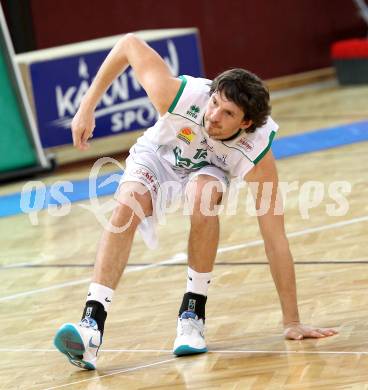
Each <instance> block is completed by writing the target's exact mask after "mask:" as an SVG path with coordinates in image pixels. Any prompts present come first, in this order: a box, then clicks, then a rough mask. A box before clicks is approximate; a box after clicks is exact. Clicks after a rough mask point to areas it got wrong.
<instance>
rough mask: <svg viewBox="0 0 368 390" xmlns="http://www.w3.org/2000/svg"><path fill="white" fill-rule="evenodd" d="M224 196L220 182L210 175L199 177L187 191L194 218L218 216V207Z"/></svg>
mask: <svg viewBox="0 0 368 390" xmlns="http://www.w3.org/2000/svg"><path fill="white" fill-rule="evenodd" d="M222 194H223V188H222V184H221V183H220V181H219V180H217V179H216V178H214V177H212V176H209V175H199V176H198V179H197V180H195V181H194V182H192V183H190V186H188V189H187V196H188V199H189V200H190V201H191V202H192V205H191V206H192V210H193V216H194V217H197V218H198V217H211V216H214V215H217V210H218V207H217V205H219V204H220V203H221V200H222Z"/></svg>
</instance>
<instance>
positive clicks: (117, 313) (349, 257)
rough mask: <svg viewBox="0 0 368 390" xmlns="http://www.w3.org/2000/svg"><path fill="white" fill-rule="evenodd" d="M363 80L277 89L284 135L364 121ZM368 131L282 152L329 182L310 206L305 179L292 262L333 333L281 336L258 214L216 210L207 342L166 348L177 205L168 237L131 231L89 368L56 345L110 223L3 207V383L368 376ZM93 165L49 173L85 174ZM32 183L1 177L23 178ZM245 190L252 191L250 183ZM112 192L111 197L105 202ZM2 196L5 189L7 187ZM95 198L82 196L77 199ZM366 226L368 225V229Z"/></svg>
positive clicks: (251, 381)
mask: <svg viewBox="0 0 368 390" xmlns="http://www.w3.org/2000/svg"><path fill="white" fill-rule="evenodd" d="M367 116H368V87H355V88H339V87H337V86H330V87H328V88H324V89H321V90H317V89H311V90H306V91H304V92H300V93H298V94H292V95H286V96H285V97H278V98H277V99H275V100H274V104H273V117H274V119H275V120H276V121H277V122H279V124H280V133H279V135H278V137H283V136H285V135H290V134H296V133H299V132H307V131H311V130H315V129H319V128H324V127H331V126H336V125H340V124H346V123H351V122H355V121H359V120H364V119H366V118H367ZM367 146H368V145H367V143H364V142H362V143H357V144H352V145H346V146H342V147H338V148H335V149H329V150H324V151H320V152H314V153H309V154H302V155H299V156H295V157H292V158H286V159H282V160H279V161H278V167H279V171H280V180H282V181H289V182H292V181H298V182H299V183H300V185H301V184H303V183H304V182H306V181H308V180H314V181H320V182H321V183H323V185H324V186H325V188H326V194H325V197H324V199H323V201H322V203H321V204H320V205H319V206H318V207H315V208H313V209H311V210H310V211H309V218H307V219H304V218H302V215H301V213H300V210H299V205H298V198H297V194H298V192H297V191H294V192H291V193H290V194H289V196H288V199H287V211H286V213H287V216H286V228H287V232H288V235H289V238H290V244H291V248H292V252H293V254H294V259H295V262H296V272H297V281H298V296H299V306H300V312H301V317H302V321H303V322H305V323H307V324H315V325H318V326H326V327H336V328H337V329H338V330H339V334H338V335H337V336H334V337H331V338H327V339H322V340H311V339H309V340H303V341H286V340H284V339H283V337H282V327H281V314H280V308H279V302H278V298H277V294H276V290H275V288H274V285H273V282H272V280H271V276H270V273H269V269H268V265H267V261H266V258H265V254H264V250H263V246H262V242H260V235H259V231H258V227H257V222H256V220H255V218H254V217H251V216H249V215H247V213H246V212H245V211H244V210H238V213H237V215H236V216H225V215H224V216H222V217H221V229H222V232H221V241H220V247H219V252H218V256H217V265H216V267H215V271H214V278H213V282H212V283H211V288H210V292H209V299H208V305H207V333H206V339H207V342H208V346H209V353H207V354H205V355H201V356H193V357H184V358H175V357H174V356H173V355H172V354H171V348H172V343H173V340H174V337H175V329H176V316H177V311H178V306H179V303H180V301H181V297H182V294H183V291H184V288H185V283H186V282H185V275H186V265H185V261H186V258H185V252H186V242H187V236H188V228H189V224H188V221H187V220H185V222H184V219H183V217H182V216H181V214H180V212H177V213H175V214H173V215H170V216H169V217H168V221H167V225H165V226H160V229H159V235H160V242H161V245H160V248H159V249H158V250H155V251H151V250H147V249H146V247H145V246H144V244H143V242H142V240H141V239H140V237H139V236H137V237H136V239H135V244H134V247H133V250H132V254H131V258H130V262H129V266H128V267H127V270H126V273H125V275H124V277H123V279H122V281H121V283H120V285H119V287H118V289H117V291H116V294H115V296H114V302H113V305H112V308H111V311H110V313H109V316H108V320H107V325H106V331H105V337H104V343H103V346H102V348H103V349H102V350H101V352H100V355H99V362H98V370H97V371H95V372H85V371H80V370H78V369H77V368H76V367H74V366H71V365H69V364H68V363H67V360H66V359H65V358H64V357H63V356H62V355H61V354H59V353H58V352H56V351H55V349H54V347H53V345H52V339H53V336H54V334H55V332H56V330H57V328H58V327H59V326H60V325H61V324H62V323H63V322H70V321H72V322H73V321H74V322H75V321H78V320H79V318H80V315H81V310H82V308H83V304H84V300H85V294H86V289H87V286H88V281H89V278H90V275H91V271H92V264H93V261H94V255H95V251H96V245H97V242H98V239H99V236H100V234H101V227H100V225H99V223H98V222H97V221H96V218H95V217H94V216H93V214H92V213H90V212H89V211H87V210H86V209H84V208H81V207H80V206H79V204H77V203H74V204H73V205H72V209H71V213H69V214H68V215H67V216H64V217H59V218H56V217H52V216H50V215H49V214H48V212H47V210H45V211H42V212H40V213H39V215H38V218H39V224H38V226H32V225H31V223H30V221H29V218H28V216H26V215H16V216H12V217H7V218H1V219H0V231H1V235H0V247H1V259H0V260H1V264H2V265H1V268H0V286H1V287H0V303H1V306H0V307H1V310H0V357H1V358H0V361H1V365H0V388H3V389H59V388H71V389H270V390H275V389H288V390H291V389H293V390H294V389H295V390H296V389H298V390H301V389H324V390H330V389H354V390H355V389H356V390H358V389H359V390H361V389H368V370H367V367H368V326H367V325H368V313H367V307H368V293H367V292H368V291H367V290H368V270H367V268H368V248H367V246H366V245H367V244H366V237H367V230H368V229H367V223H368V203H367V199H368V185H367V174H366V167H367V166H368V154H367V152H366V150H367ZM88 170H89V169H88V167H85V166H84V167H81V168H74V169H73V171H65V170H63V171H61V172H60V173H59V172H56V173H54V174H53V175H52V176H50V177H48V178H44V179H42V180H44V181H45V182H47V183H48V184H51V183H53V182H55V181H56V180H58V179H63V180H65V179H72V178H80V177H88ZM333 181H347V182H349V183H351V185H352V191H351V192H350V194H348V195H347V199H348V202H349V210H348V212H347V213H346V214H345V215H343V216H339V217H333V216H329V215H328V214H327V213H326V206H327V205H328V204H331V203H334V202H333V201H331V198H329V196H328V193H327V188H328V185H329V184H330V183H331V182H333ZM23 184H24V183H16V184H11V185H8V186H4V187H2V188H1V194H6V193H11V192H14V191H20V190H21V187H22V185H23ZM243 195H244V196H245V193H243ZM108 199H109V198H102V199H101V202H105V201H107V200H108ZM0 201H1V198H0ZM81 203H83V204H88V202H87V201H85V202H81ZM364 232H365V233H364Z"/></svg>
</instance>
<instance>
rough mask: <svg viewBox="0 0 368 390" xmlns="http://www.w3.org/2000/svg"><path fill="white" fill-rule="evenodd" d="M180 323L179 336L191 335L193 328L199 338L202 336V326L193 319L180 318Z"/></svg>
mask: <svg viewBox="0 0 368 390" xmlns="http://www.w3.org/2000/svg"><path fill="white" fill-rule="evenodd" d="M180 323H181V334H186V335H189V334H191V333H192V331H193V328H195V330H196V331H198V333H200V335H201V336H203V326H202V324H201V323H200V322H199V320H195V319H193V318H182V319H180Z"/></svg>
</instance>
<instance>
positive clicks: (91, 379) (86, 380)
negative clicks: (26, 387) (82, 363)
mask: <svg viewBox="0 0 368 390" xmlns="http://www.w3.org/2000/svg"><path fill="white" fill-rule="evenodd" d="M176 359H177V358H176V357H175V358H171V359H166V360H161V361H159V362H156V363H150V364H144V365H142V366H137V367H132V368H126V369H124V370H118V371H114V372H111V373H109V374H105V375H98V376H94V377H93V378H88V379H83V380H80V381H76V382H70V383H65V384H63V385H59V386H53V387H47V388H46V389H45V390H51V389H60V388H61V387H67V386H71V385H76V384H78V383H83V382H89V381H94V380H100V379H101V378H106V377H107V376H112V375H118V374H122V373H124V372H131V371H137V370H140V369H142V368H148V367H154V366H158V365H159V364H164V363H168V362H172V361H174V360H176Z"/></svg>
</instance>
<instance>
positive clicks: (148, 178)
mask: <svg viewBox="0 0 368 390" xmlns="http://www.w3.org/2000/svg"><path fill="white" fill-rule="evenodd" d="M133 175H135V176H136V177H138V178H140V179H142V180H143V181H144V182H145V183H146V184H148V185H149V188H150V189H151V190H152V191H153V192H154V193H155V194H157V187H158V185H157V179H156V177H155V176H154V175H153V174H152V173H151V172H150V171H149V170H148V169H145V168H138V169H136V170H135V171H134V172H133Z"/></svg>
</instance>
